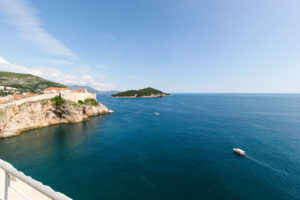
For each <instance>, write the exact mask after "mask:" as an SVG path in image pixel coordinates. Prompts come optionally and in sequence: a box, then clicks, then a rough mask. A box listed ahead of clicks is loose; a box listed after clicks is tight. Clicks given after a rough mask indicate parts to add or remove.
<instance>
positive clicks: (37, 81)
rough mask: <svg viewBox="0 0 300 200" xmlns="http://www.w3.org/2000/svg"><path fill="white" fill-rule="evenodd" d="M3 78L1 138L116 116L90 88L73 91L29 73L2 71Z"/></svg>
mask: <svg viewBox="0 0 300 200" xmlns="http://www.w3.org/2000/svg"><path fill="white" fill-rule="evenodd" d="M0 75H1V77H0V138H3V137H12V136H16V135H18V134H20V133H21V132H23V131H26V130H29V129H35V128H40V127H45V126H49V125H52V124H61V123H77V122H81V121H84V120H87V119H88V117H89V116H94V115H102V114H110V113H113V111H112V110H110V109H108V108H107V107H106V106H105V105H103V104H101V103H100V102H98V101H97V98H96V94H95V93H90V92H89V91H87V90H86V89H81V90H74V89H69V88H67V87H66V86H64V85H60V84H57V83H54V82H49V81H46V80H45V79H41V78H39V77H36V76H33V75H27V74H16V73H1V72H0ZM16 82H17V83H18V84H16ZM1 84H2V85H1ZM47 86H48V87H47ZM49 86H50V87H49ZM45 87H46V88H45Z"/></svg>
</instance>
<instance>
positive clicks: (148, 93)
mask: <svg viewBox="0 0 300 200" xmlns="http://www.w3.org/2000/svg"><path fill="white" fill-rule="evenodd" d="M168 95H170V94H167V93H164V92H162V91H160V90H157V89H154V88H151V87H148V88H144V89H141V90H127V91H125V92H120V93H117V94H113V95H112V97H115V98H160V97H166V96H168Z"/></svg>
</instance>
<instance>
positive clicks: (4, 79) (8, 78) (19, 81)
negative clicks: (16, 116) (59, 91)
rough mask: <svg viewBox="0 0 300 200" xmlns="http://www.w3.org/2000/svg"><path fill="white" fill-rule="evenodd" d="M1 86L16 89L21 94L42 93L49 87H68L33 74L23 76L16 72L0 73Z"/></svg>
mask: <svg viewBox="0 0 300 200" xmlns="http://www.w3.org/2000/svg"><path fill="white" fill-rule="evenodd" d="M0 86H4V88H7V87H12V88H16V89H17V91H18V92H21V93H22V92H31V93H41V92H43V90H44V89H45V88H47V87H66V86H65V85H63V84H60V83H56V82H53V81H48V80H46V79H43V78H41V77H38V76H34V75H32V74H21V73H14V72H0ZM3 90H4V89H3ZM0 92H3V91H0Z"/></svg>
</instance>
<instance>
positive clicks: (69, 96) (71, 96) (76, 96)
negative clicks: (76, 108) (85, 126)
mask: <svg viewBox="0 0 300 200" xmlns="http://www.w3.org/2000/svg"><path fill="white" fill-rule="evenodd" d="M58 95H59V93H50V94H41V95H37V96H32V97H28V98H25V99H21V100H17V101H13V102H10V103H7V104H0V108H4V107H6V106H10V105H21V104H23V103H27V102H32V101H41V100H44V99H51V98H53V97H55V96H58ZM61 97H62V98H64V99H66V100H69V101H73V102H76V103H77V102H78V101H79V100H81V101H84V100H85V99H88V98H92V99H95V100H97V99H96V93H95V94H92V93H89V92H86V93H76V92H70V93H64V92H62V93H61Z"/></svg>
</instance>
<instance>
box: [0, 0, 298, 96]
mask: <svg viewBox="0 0 300 200" xmlns="http://www.w3.org/2000/svg"><path fill="white" fill-rule="evenodd" d="M299 10H300V1H299V0H243V1H241V0H226V1H224V0H126V1H124V0H106V1H103V0H85V1H82V0H72V1H70V0H43V1H40V0H0V71H13V72H20V73H31V74H34V75H38V76H41V77H43V78H46V79H49V80H52V81H57V82H60V83H63V84H67V85H70V84H77V85H88V86H92V87H94V88H95V89H98V90H106V91H108V90H127V89H140V88H144V87H149V86H151V87H154V88H157V89H160V90H163V91H166V92H186V93H194V92H195V93H219V92H220V93H299V92H300V78H299V77H300V12H299Z"/></svg>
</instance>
